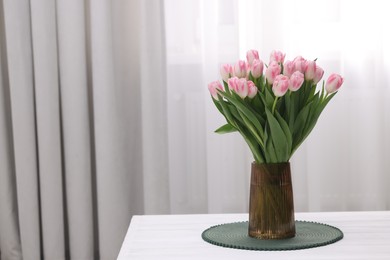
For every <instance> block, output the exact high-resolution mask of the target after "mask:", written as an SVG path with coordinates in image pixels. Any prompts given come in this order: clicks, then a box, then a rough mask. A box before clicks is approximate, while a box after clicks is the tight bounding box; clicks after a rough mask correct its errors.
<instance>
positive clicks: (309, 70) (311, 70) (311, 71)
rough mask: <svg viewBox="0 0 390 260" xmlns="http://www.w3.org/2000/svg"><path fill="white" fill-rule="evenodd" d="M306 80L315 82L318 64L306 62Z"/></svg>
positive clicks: (310, 61)
mask: <svg viewBox="0 0 390 260" xmlns="http://www.w3.org/2000/svg"><path fill="white" fill-rule="evenodd" d="M306 65H307V66H306V69H305V79H306V80H313V79H314V77H315V75H316V62H315V61H312V60H309V61H307V62H306Z"/></svg>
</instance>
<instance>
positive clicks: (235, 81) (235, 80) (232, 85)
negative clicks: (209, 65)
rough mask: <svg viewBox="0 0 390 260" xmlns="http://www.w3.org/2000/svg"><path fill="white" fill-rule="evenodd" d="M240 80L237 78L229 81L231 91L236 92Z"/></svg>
mask: <svg viewBox="0 0 390 260" xmlns="http://www.w3.org/2000/svg"><path fill="white" fill-rule="evenodd" d="M238 80H239V78H237V77H232V78H230V79H228V86H229V89H230V90H235V89H236V88H237V84H238Z"/></svg>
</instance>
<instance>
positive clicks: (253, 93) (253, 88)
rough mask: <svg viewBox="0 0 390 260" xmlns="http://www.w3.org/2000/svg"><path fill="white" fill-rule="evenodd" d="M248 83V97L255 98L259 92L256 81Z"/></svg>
mask: <svg viewBox="0 0 390 260" xmlns="http://www.w3.org/2000/svg"><path fill="white" fill-rule="evenodd" d="M247 84H248V97H249V98H254V97H255V96H256V94H257V87H256V85H255V83H253V82H252V81H250V80H249V81H248V82H247Z"/></svg>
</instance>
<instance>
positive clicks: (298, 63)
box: [293, 56, 307, 73]
mask: <svg viewBox="0 0 390 260" xmlns="http://www.w3.org/2000/svg"><path fill="white" fill-rule="evenodd" d="M293 63H294V67H295V71H300V72H302V73H305V71H306V67H307V61H306V60H305V59H304V58H302V56H298V57H296V58H295V59H294V60H293Z"/></svg>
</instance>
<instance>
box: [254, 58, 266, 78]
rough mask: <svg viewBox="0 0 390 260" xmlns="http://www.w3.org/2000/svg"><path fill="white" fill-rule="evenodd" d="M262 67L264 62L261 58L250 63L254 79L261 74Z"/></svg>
mask: <svg viewBox="0 0 390 260" xmlns="http://www.w3.org/2000/svg"><path fill="white" fill-rule="evenodd" d="M263 68H264V64H263V62H262V61H261V60H253V63H252V65H251V73H252V76H253V77H254V78H255V79H257V78H260V76H261V75H263Z"/></svg>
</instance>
